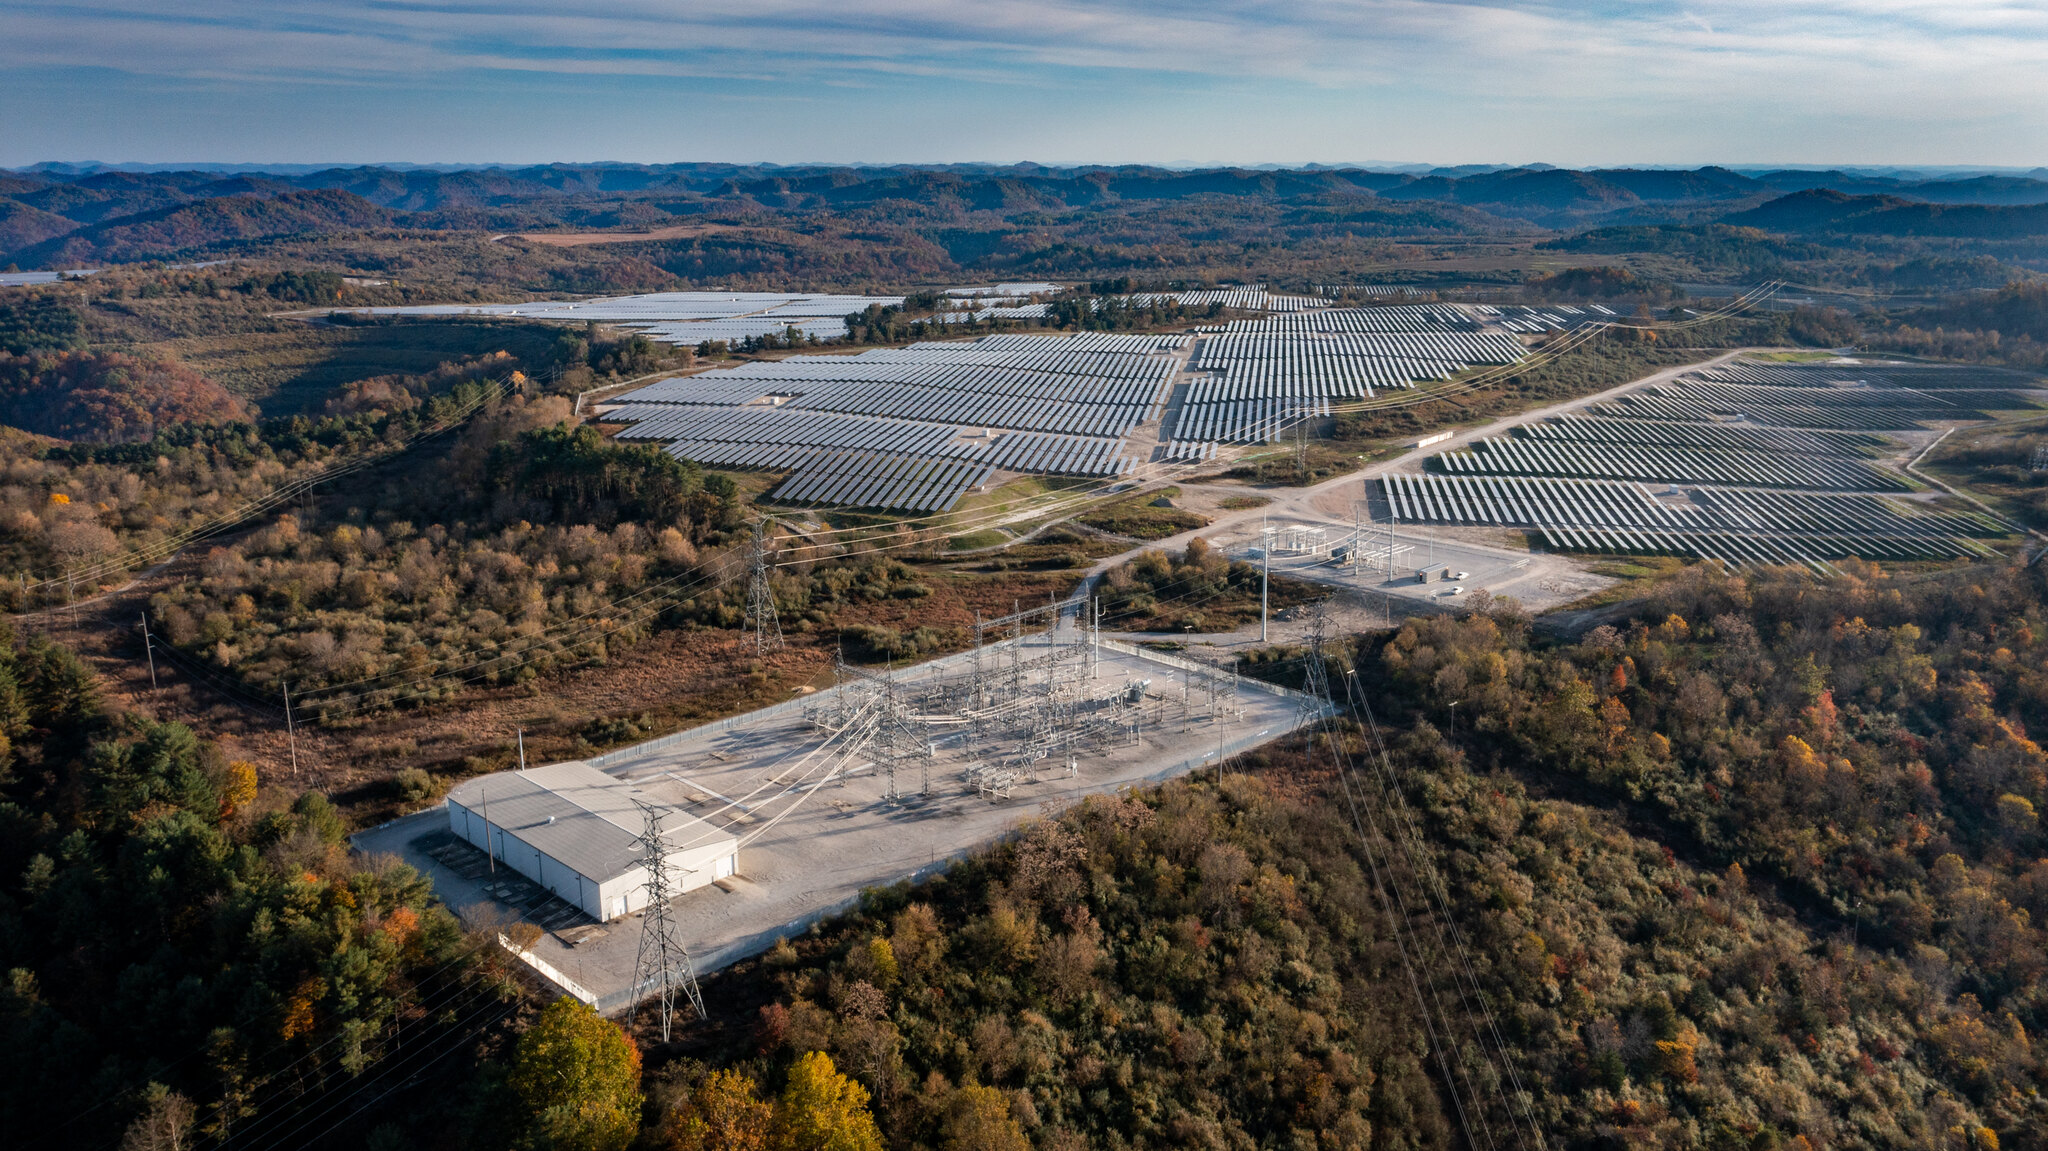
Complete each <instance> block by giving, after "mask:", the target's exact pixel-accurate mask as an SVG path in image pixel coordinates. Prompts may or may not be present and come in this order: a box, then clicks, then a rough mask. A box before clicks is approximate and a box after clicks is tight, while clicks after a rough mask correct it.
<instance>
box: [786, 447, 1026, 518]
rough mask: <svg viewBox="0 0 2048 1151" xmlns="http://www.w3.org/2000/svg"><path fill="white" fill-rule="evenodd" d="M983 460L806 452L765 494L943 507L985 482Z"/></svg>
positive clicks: (858, 504)
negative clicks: (970, 460) (794, 471)
mask: <svg viewBox="0 0 2048 1151" xmlns="http://www.w3.org/2000/svg"><path fill="white" fill-rule="evenodd" d="M992 470H993V469H991V468H989V466H988V465H986V464H976V463H965V462H962V461H959V460H944V459H932V458H930V457H925V456H898V455H882V454H877V453H873V452H850V451H819V452H813V453H811V455H810V457H809V458H808V459H807V460H805V461H804V463H803V464H802V465H800V466H799V467H798V469H797V472H796V474H795V475H792V476H791V477H790V478H789V479H787V480H784V481H783V482H782V483H781V484H779V485H777V487H776V488H775V490H774V491H772V492H770V493H769V498H770V499H772V500H775V501H776V502H778V503H785V504H825V505H830V506H834V507H851V508H881V509H886V510H890V511H913V512H944V511H951V510H952V508H953V505H954V504H957V503H959V502H960V497H961V496H963V495H965V494H966V493H967V491H968V489H970V488H973V487H976V486H979V485H980V484H982V483H984V482H986V481H987V479H988V477H989V474H990V472H991V471H992Z"/></svg>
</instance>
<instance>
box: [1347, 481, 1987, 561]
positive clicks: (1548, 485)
mask: <svg viewBox="0 0 2048 1151" xmlns="http://www.w3.org/2000/svg"><path fill="white" fill-rule="evenodd" d="M1382 483H1383V488H1384V490H1385V493H1386V496H1387V500H1388V503H1389V505H1390V506H1391V508H1392V510H1393V514H1394V518H1395V519H1397V520H1401V521H1405V522H1413V523H1445V524H1468V525H1492V526H1503V527H1532V528H1537V529H1539V530H1540V531H1541V532H1542V533H1543V535H1544V538H1545V539H1546V540H1548V541H1549V542H1550V543H1551V545H1552V546H1554V547H1560V548H1565V549H1572V550H1586V551H1619V552H1632V553H1639V554H1659V553H1669V554H1678V555H1697V556H1705V557H1708V558H1712V559H1720V560H1724V561H1727V562H1730V563H1738V564H1739V563H1791V562H1808V561H1811V560H1814V559H1840V558H1843V557H1845V556H1852V555H1854V556H1863V557H1867V558H1872V559H1942V558H1948V557H1953V556H1967V555H1985V554H1990V549H1988V548H1986V547H1985V546H1984V545H1983V544H1980V543H1977V542H1976V540H1977V539H1980V538H1996V537H1999V536H2003V535H2005V534H2007V532H2008V531H2009V530H2010V529H2009V528H2007V527H2006V526H2004V525H2003V524H2000V523H1999V522H1998V521H1996V520H1994V519H1992V518H1991V517H1989V516H1986V515H1982V514H1980V513H1977V512H1945V511H1939V510H1934V509H1932V508H1930V507H1929V506H1928V505H1925V504H1922V503H1918V502H1916V501H1910V500H1900V499H1893V498H1888V497H1885V496H1879V495H1865V494H1827V495H1822V494H1817V493H1811V492H1762V491H1744V490H1741V489H1734V488H1714V487H1701V488H1696V489H1693V491H1692V492H1691V493H1690V494H1689V495H1683V496H1678V497H1666V498H1662V499H1660V498H1659V497H1657V496H1655V495H1653V494H1651V492H1650V490H1649V489H1648V488H1646V487H1644V486H1643V485H1641V484H1632V483H1621V482H1616V481H1613V480H1570V479H1547V478H1543V477H1536V476H1441V475H1419V476H1418V475H1405V474H1399V473H1395V474H1390V475H1388V476H1386V477H1384V479H1383V481H1382Z"/></svg>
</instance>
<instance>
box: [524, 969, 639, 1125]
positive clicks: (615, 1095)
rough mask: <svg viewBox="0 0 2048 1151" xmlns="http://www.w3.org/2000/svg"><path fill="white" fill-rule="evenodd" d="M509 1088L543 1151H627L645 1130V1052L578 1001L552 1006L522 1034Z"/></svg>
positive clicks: (567, 1000) (555, 1003)
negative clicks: (642, 1091)
mask: <svg viewBox="0 0 2048 1151" xmlns="http://www.w3.org/2000/svg"><path fill="white" fill-rule="evenodd" d="M507 1083H508V1084H509V1085H510V1087H511V1088H512V1091H513V1093H514V1094H515V1095H517V1096H518V1097H519V1099H520V1101H521V1102H522V1103H524V1104H525V1105H526V1109H527V1112H528V1114H529V1116H530V1117H531V1124H530V1127H529V1130H530V1132H531V1134H532V1136H533V1142H534V1144H535V1145H537V1146H541V1147H547V1148H550V1149H556V1151H624V1148H625V1147H626V1145H627V1144H629V1143H631V1142H632V1141H633V1137H634V1136H635V1135H637V1134H639V1131H640V1049H639V1048H637V1047H635V1046H633V1041H632V1040H631V1039H628V1038H627V1037H626V1033H625V1032H623V1031H621V1030H619V1027H618V1025H617V1024H615V1023H613V1022H611V1021H610V1020H608V1019H606V1018H604V1017H603V1016H601V1015H599V1014H598V1013H597V1012H596V1011H594V1010H592V1009H591V1008H589V1007H587V1006H585V1005H584V1004H582V1003H580V1002H578V1001H577V1000H574V999H569V998H566V997H565V998H562V999H557V1000H555V1001H554V1002H553V1003H550V1004H548V1006H547V1008H546V1010H544V1011H542V1012H541V1013H540V1018H539V1019H537V1020H535V1021H534V1024H533V1026H531V1027H529V1028H527V1029H526V1034H524V1035H521V1036H520V1037H519V1046H518V1049H517V1050H516V1051H515V1052H514V1053H513V1056H512V1072H511V1074H510V1076H508V1077H507Z"/></svg>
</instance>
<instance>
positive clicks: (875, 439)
mask: <svg viewBox="0 0 2048 1151" xmlns="http://www.w3.org/2000/svg"><path fill="white" fill-rule="evenodd" d="M605 419H606V420H607V421H616V422H618V423H631V425H632V426H630V427H627V428H625V429H623V430H621V431H620V432H619V434H618V438H619V439H622V440H691V441H721V442H725V443H733V444H755V443H760V444H783V445H789V446H794V447H834V448H870V449H873V450H876V451H893V452H904V453H907V454H911V455H958V456H971V455H976V454H979V453H980V451H982V450H985V448H986V441H973V443H975V444H977V445H980V446H977V447H972V448H965V447H954V446H952V445H953V442H954V440H955V438H956V437H957V436H958V435H959V433H958V431H957V430H956V429H953V428H945V427H933V426H931V425H928V424H911V423H897V422H895V421H892V420H873V419H863V418H860V417H857V416H841V415H834V414H832V413H829V412H806V411H792V410H791V409H788V408H734V407H698V406H690V405H683V404H633V405H628V406H626V407H622V408H619V409H617V410H616V411H612V412H608V413H606V415H605ZM690 458H692V459H698V460H699V462H705V463H708V462H709V461H708V460H703V459H701V457H694V456H693V457H690Z"/></svg>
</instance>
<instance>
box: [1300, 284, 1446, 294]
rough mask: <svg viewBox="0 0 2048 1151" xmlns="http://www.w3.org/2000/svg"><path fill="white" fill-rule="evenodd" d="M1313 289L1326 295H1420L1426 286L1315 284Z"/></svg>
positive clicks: (1425, 290)
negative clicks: (1346, 293) (1348, 293)
mask: <svg viewBox="0 0 2048 1151" xmlns="http://www.w3.org/2000/svg"><path fill="white" fill-rule="evenodd" d="M1315 290H1316V291H1318V292H1321V293H1322V294H1323V295H1326V296H1337V295H1342V294H1344V293H1345V292H1350V293H1352V294H1353V295H1358V296H1420V295H1423V294H1424V293H1425V292H1427V291H1428V289H1426V288H1410V287H1403V286H1401V285H1399V284H1317V285H1316V286H1315Z"/></svg>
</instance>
